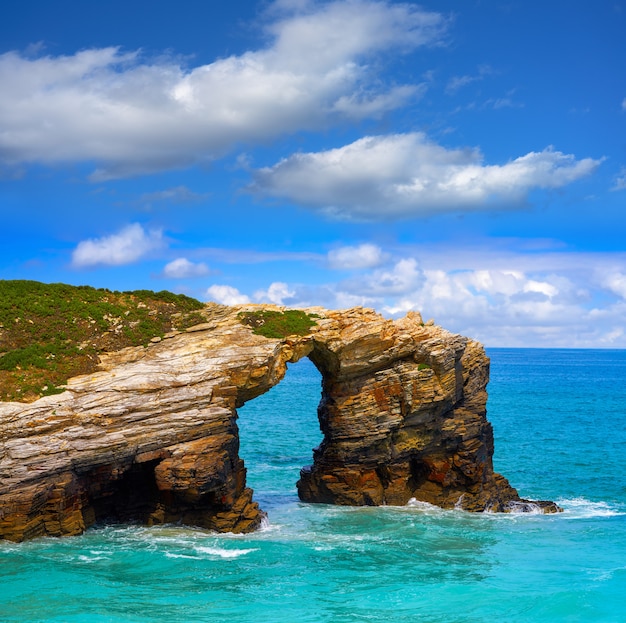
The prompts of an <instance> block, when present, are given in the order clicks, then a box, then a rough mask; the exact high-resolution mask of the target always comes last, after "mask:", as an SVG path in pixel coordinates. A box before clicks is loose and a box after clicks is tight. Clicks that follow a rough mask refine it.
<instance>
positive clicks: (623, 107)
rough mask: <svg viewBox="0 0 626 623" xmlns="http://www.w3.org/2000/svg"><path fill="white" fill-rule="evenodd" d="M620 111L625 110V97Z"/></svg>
mask: <svg viewBox="0 0 626 623" xmlns="http://www.w3.org/2000/svg"><path fill="white" fill-rule="evenodd" d="M622 110H626V97H625V98H624V99H623V100H622Z"/></svg>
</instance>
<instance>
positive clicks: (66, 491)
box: [0, 305, 557, 541]
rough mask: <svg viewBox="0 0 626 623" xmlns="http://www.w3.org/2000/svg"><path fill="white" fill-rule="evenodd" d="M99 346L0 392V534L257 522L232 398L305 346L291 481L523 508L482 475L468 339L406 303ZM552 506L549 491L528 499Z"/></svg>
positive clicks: (474, 366) (482, 431)
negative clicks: (65, 370) (309, 383)
mask: <svg viewBox="0 0 626 623" xmlns="http://www.w3.org/2000/svg"><path fill="white" fill-rule="evenodd" d="M259 309H265V310H267V309H271V310H278V308H275V307H273V306H240V307H234V308H229V307H223V306H217V305H208V306H207V307H206V309H205V310H204V311H203V314H204V316H205V319H206V322H204V323H202V324H200V325H197V326H195V327H191V328H189V329H187V330H186V331H184V332H173V333H171V334H169V335H168V336H166V338H165V339H163V340H161V341H159V342H156V343H153V344H151V345H150V346H148V347H146V348H144V347H135V348H127V349H124V350H121V351H118V352H115V353H111V354H109V355H107V356H105V357H102V361H101V365H100V370H99V371H97V372H95V373H93V374H89V375H84V376H79V377H75V378H72V379H70V381H69V382H68V384H67V391H65V392H64V393H62V394H59V395H54V396H47V397H44V398H41V399H39V400H37V401H35V402H32V403H30V404H24V403H12V402H5V403H0V443H1V447H0V538H5V539H10V540H15V541H20V540H23V539H27V538H32V537H35V536H40V535H72V534H79V533H81V532H82V531H84V530H85V529H86V528H87V527H89V526H90V525H92V524H94V523H95V522H97V521H141V522H144V523H147V524H156V523H168V522H182V523H185V524H190V525H196V526H202V527H205V528H208V529H214V530H217V531H233V532H247V531H251V530H254V529H256V528H257V527H258V526H259V525H260V522H261V519H262V516H263V513H262V511H261V510H260V509H259V507H258V505H257V504H256V503H255V502H254V501H253V500H252V491H251V490H250V489H248V488H247V487H246V476H245V467H244V464H243V461H242V460H241V458H240V457H239V439H238V430H237V423H236V420H237V411H236V409H237V407H239V406H241V405H243V404H244V403H245V402H246V401H248V400H251V399H253V398H255V397H256V396H258V395H260V394H262V393H264V392H266V391H268V390H269V389H270V388H271V387H272V386H274V385H275V384H276V383H278V382H279V381H280V380H281V379H282V378H283V376H284V374H285V371H286V364H287V363H288V362H295V361H297V360H298V359H300V358H301V357H305V356H308V357H309V358H310V359H311V360H312V361H313V363H314V364H315V365H316V366H317V367H318V369H319V370H320V372H321V374H322V399H321V402H320V405H319V408H318V416H319V420H320V426H321V429H322V432H323V434H324V440H323V443H322V444H321V446H320V447H319V448H318V449H316V450H315V453H314V464H313V466H311V467H309V468H304V469H303V470H302V473H301V479H300V481H299V482H298V491H299V495H300V497H301V499H303V500H304V501H310V502H327V503H335V504H353V505H378V504H405V503H406V502H407V501H408V500H409V499H411V498H416V499H418V500H422V501H426V502H430V503H432V504H437V505H439V506H442V507H444V508H451V507H454V506H457V507H460V508H463V509H466V510H470V511H482V510H494V511H508V510H514V509H520V508H521V509H522V510H523V509H524V507H525V505H526V504H528V503H527V501H525V500H520V499H519V496H518V495H517V492H516V491H515V489H513V488H512V487H511V486H510V485H509V483H508V482H507V480H506V479H505V478H504V477H502V476H500V475H499V474H496V473H494V471H493V466H492V454H493V435H492V429H491V426H490V424H489V422H488V421H487V419H486V400H487V393H486V389H485V388H486V384H487V381H488V377H489V361H488V359H487V357H486V355H485V353H484V350H483V348H482V346H481V345H480V344H478V343H477V342H474V341H472V340H470V339H468V338H465V337H462V336H459V335H453V334H451V333H449V332H447V331H445V330H444V329H442V328H440V327H437V326H435V325H433V324H431V323H429V324H426V325H424V323H423V322H422V319H421V317H420V316H419V314H417V313H410V314H408V315H407V316H406V317H405V318H402V319H400V320H396V321H391V320H386V319H384V318H382V317H381V316H379V315H378V314H376V313H375V312H373V311H372V310H367V309H362V308H355V309H350V310H343V311H328V310H323V309H318V308H315V309H311V310H306V311H308V312H310V313H311V314H312V315H313V316H312V317H313V319H314V322H315V324H314V326H312V327H311V328H310V330H309V332H308V333H307V334H306V335H303V336H298V335H292V336H288V337H286V338H268V337H264V336H262V335H257V334H255V333H254V332H253V328H252V327H251V326H247V325H245V324H243V323H242V322H241V313H242V312H246V311H253V312H258V311H259ZM535 504H539V505H540V506H541V507H543V508H544V509H545V510H546V511H555V510H557V507H556V506H555V505H554V504H553V503H551V502H538V503H535Z"/></svg>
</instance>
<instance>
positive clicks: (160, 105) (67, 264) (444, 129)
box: [0, 0, 626, 348]
mask: <svg viewBox="0 0 626 623" xmlns="http://www.w3.org/2000/svg"><path fill="white" fill-rule="evenodd" d="M624 32H626V2H624V1H622V0H615V1H610V0H607V1H606V2H591V0H589V1H586V0H580V1H578V2H571V0H570V1H568V2H565V1H561V0H555V1H552V2H538V1H535V0H532V1H530V2H529V1H526V2H522V1H516V0H511V1H507V2H504V1H503V2H496V1H486V0H485V1H471V0H463V1H460V0H458V1H446V0H440V1H437V2H435V1H434V0H432V1H426V2H421V3H419V4H417V3H412V2H392V1H374V0H338V1H328V2H317V1H313V0H275V1H274V2H251V1H250V2H245V1H242V2H237V3H230V5H229V6H226V3H217V2H204V1H199V0H179V1H178V2H175V3H174V2H165V1H154V0H152V1H150V2H147V1H143V0H139V1H135V2H132V3H129V2H121V1H118V0H112V1H109V2H107V3H106V4H104V3H84V2H78V1H77V0H58V1H57V2H54V3H51V2H48V1H43V0H23V1H22V2H20V3H11V6H10V7H9V8H8V9H7V8H5V9H4V10H3V19H2V21H1V22H0V209H1V211H2V212H1V215H2V227H1V228H0V245H1V255H0V278H1V279H35V280H41V281H47V282H53V281H54V282H56V281H62V282H66V283H72V284H77V285H78V284H88V285H93V286H96V287H107V288H110V289H120V290H126V289H138V288H149V289H154V290H161V289H169V290H173V291H176V292H184V293H187V294H189V295H192V296H195V297H197V298H200V299H201V300H215V301H218V302H223V303H238V302H247V301H251V302H273V303H277V304H285V305H292V306H302V305H323V306H326V307H332V308H337V307H350V306H353V305H366V306H369V307H375V308H376V309H378V310H379V311H381V312H382V313H384V314H385V315H387V316H398V315H402V314H404V313H405V312H406V311H408V310H412V309H417V310H419V311H421V312H422V313H423V315H424V317H425V319H428V318H431V317H432V318H434V319H435V321H436V322H437V323H438V324H442V325H443V326H445V327H447V328H449V329H450V330H453V331H458V332H462V333H464V334H466V335H470V336H473V337H475V338H477V339H479V340H481V341H483V342H484V343H485V344H486V345H488V346H546V347H548V346H555V347H561V346H562V347H613V348H626V330H625V321H626V216H625V215H624V209H623V207H624V205H625V204H626V74H625V73H624V67H625V66H626V39H625V38H624V36H623V33H624Z"/></svg>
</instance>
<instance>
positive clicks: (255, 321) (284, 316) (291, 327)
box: [238, 309, 319, 339]
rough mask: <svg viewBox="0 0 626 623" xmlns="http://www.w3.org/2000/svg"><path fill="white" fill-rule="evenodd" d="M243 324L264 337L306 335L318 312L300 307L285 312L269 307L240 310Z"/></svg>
mask: <svg viewBox="0 0 626 623" xmlns="http://www.w3.org/2000/svg"><path fill="white" fill-rule="evenodd" d="M238 317H239V320H240V322H241V324H244V325H246V326H248V327H252V333H254V334H255V335H262V336H263V337H269V338H275V339H282V338H284V337H287V336H289V335H306V334H307V333H309V331H310V330H311V327H312V326H314V325H315V320H314V318H319V316H318V315H317V314H307V313H306V312H303V311H300V310H299V309H288V310H286V311H284V312H279V311H273V310H269V309H264V310H259V311H253V312H240V313H239V314H238Z"/></svg>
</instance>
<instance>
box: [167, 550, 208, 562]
mask: <svg viewBox="0 0 626 623" xmlns="http://www.w3.org/2000/svg"><path fill="white" fill-rule="evenodd" d="M165 557H166V558H188V559H190V560H200V556H190V555H189V554H173V553H172V552H165Z"/></svg>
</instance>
